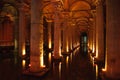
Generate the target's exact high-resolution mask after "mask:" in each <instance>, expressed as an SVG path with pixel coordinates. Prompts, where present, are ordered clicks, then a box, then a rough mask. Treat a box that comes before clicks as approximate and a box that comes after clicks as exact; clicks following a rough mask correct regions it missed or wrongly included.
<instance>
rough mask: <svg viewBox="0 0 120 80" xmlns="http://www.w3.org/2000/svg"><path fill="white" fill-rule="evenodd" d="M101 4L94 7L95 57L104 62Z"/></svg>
mask: <svg viewBox="0 0 120 80" xmlns="http://www.w3.org/2000/svg"><path fill="white" fill-rule="evenodd" d="M103 17H104V16H103V3H102V2H101V1H100V2H98V4H97V7H96V57H97V59H98V60H100V61H103V60H104V22H103Z"/></svg>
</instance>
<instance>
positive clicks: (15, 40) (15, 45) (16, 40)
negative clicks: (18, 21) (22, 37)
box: [14, 39, 17, 49]
mask: <svg viewBox="0 0 120 80" xmlns="http://www.w3.org/2000/svg"><path fill="white" fill-rule="evenodd" d="M14 45H15V49H17V40H16V39H15V43H14Z"/></svg>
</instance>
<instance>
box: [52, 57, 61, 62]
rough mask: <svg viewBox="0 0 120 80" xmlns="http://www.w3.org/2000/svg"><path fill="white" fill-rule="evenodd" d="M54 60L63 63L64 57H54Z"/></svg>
mask: <svg viewBox="0 0 120 80" xmlns="http://www.w3.org/2000/svg"><path fill="white" fill-rule="evenodd" d="M52 60H53V61H57V62H61V61H62V56H59V57H55V56H52Z"/></svg>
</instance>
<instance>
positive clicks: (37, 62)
mask: <svg viewBox="0 0 120 80" xmlns="http://www.w3.org/2000/svg"><path fill="white" fill-rule="evenodd" d="M40 3H41V1H39V2H37V1H35V0H32V2H31V27H30V34H31V35H30V65H31V66H30V71H32V72H37V71H39V70H41V68H43V67H44V61H43V42H44V41H43V36H44V33H43V15H42V9H40V6H39V4H40ZM23 6H24V5H23ZM23 6H22V7H21V8H20V9H19V10H20V11H19V31H18V32H19V39H18V40H19V41H18V43H19V44H18V48H19V50H18V51H19V56H20V57H22V56H24V55H25V53H26V51H25V49H26V48H25V45H26V44H25V41H26V40H25V39H26V36H25V31H26V14H25V10H24V7H23ZM53 6H54V7H55V6H56V4H53ZM55 9H56V8H55ZM54 11H57V10H54ZM64 27H67V28H66V30H64V31H63V44H64V43H65V44H66V45H62V44H61V38H62V35H61V31H62V29H61V21H60V19H59V12H55V18H54V49H53V57H54V58H55V59H59V58H61V52H62V49H61V47H63V53H65V54H66V51H67V52H68V50H72V48H73V47H76V46H77V44H76V43H78V42H76V41H77V39H78V38H76V37H75V35H76V34H75V32H72V30H71V29H70V27H69V26H66V25H64ZM51 28H52V22H48V47H49V48H52V44H51V42H52V32H51ZM68 28H69V29H68ZM77 37H78V36H77ZM72 38H74V39H72ZM15 43H16V42H15ZM74 43H75V44H74Z"/></svg>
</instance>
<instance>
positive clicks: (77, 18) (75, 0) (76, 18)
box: [43, 0, 95, 27]
mask: <svg viewBox="0 0 120 80" xmlns="http://www.w3.org/2000/svg"><path fill="white" fill-rule="evenodd" d="M60 1H61V0H60ZM92 1H95V0H62V3H63V4H62V5H60V7H61V10H60V16H62V17H61V18H62V19H63V22H64V21H67V20H68V21H71V23H72V22H74V24H76V25H77V26H79V27H85V26H86V27H87V26H90V24H89V19H90V18H91V15H92V14H91V9H92V6H91V5H92ZM43 13H44V16H46V18H47V19H50V18H51V19H52V18H53V17H54V7H53V3H51V1H50V0H48V4H47V5H46V6H45V7H44V8H43ZM66 19H67V20H66Z"/></svg>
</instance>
